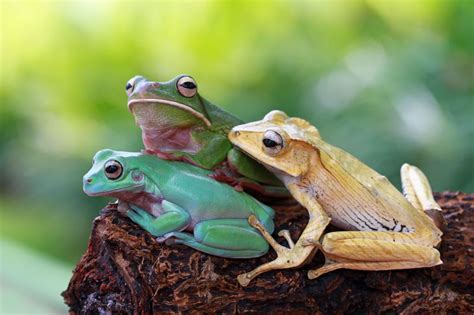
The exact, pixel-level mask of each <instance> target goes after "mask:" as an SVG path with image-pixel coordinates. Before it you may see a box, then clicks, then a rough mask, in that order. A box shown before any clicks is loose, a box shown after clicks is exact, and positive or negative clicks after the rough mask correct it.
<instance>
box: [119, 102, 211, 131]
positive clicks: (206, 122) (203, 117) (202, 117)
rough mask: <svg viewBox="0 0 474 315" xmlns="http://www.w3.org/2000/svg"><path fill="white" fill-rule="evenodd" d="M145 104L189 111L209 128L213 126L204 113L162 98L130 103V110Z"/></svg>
mask: <svg viewBox="0 0 474 315" xmlns="http://www.w3.org/2000/svg"><path fill="white" fill-rule="evenodd" d="M143 103H155V104H162V105H168V106H173V107H176V108H179V109H182V110H184V111H187V112H189V113H191V114H192V115H194V116H195V117H197V118H199V119H201V120H202V121H203V122H204V123H205V124H206V125H207V126H208V127H210V126H211V122H210V121H209V119H207V118H206V117H205V116H204V115H203V114H202V113H200V112H198V111H196V110H194V109H192V108H191V107H189V106H187V105H184V104H181V103H178V102H174V101H170V100H165V99H160V98H142V99H134V100H131V101H129V102H128V110H129V111H132V106H133V105H134V104H143Z"/></svg>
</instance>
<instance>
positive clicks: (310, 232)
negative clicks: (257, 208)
mask: <svg viewBox="0 0 474 315" xmlns="http://www.w3.org/2000/svg"><path fill="white" fill-rule="evenodd" d="M287 187H288V189H289V191H290V193H291V194H292V195H293V196H294V197H295V199H296V200H297V201H298V202H299V203H301V205H302V206H304V207H305V208H306V209H307V210H308V212H309V221H308V224H307V225H306V227H305V229H304V230H303V233H302V234H301V236H300V238H299V239H298V241H297V242H296V243H295V244H294V243H293V241H292V240H291V238H290V237H289V234H288V233H287V231H286V230H283V231H280V233H279V235H280V236H283V237H285V239H286V240H287V241H288V244H289V246H290V248H287V247H284V246H282V245H280V244H278V242H277V241H276V240H275V239H274V238H273V237H272V236H271V235H270V233H268V231H267V230H266V229H265V227H264V226H263V225H262V224H261V223H260V222H258V220H257V218H256V217H255V216H250V217H249V223H250V225H252V226H253V227H255V228H256V229H257V230H259V231H260V233H262V235H263V237H264V238H265V239H266V240H267V242H268V243H269V244H270V246H271V247H273V249H274V250H275V252H276V253H277V258H276V259H275V260H273V261H270V262H268V263H266V264H263V265H261V266H259V267H257V268H255V269H254V270H252V271H250V272H247V273H244V274H241V275H239V276H238V277H237V280H238V281H239V283H240V284H241V285H242V286H244V287H245V286H247V285H248V284H249V282H250V281H251V280H252V279H253V278H255V277H256V276H258V275H260V274H262V273H264V272H267V271H270V270H275V269H288V268H294V267H299V266H301V265H302V264H304V263H305V262H306V261H307V260H308V259H309V258H311V256H312V254H313V252H314V250H315V249H316V248H317V247H319V243H318V242H317V240H319V239H320V238H321V235H322V234H323V232H324V229H325V228H326V226H327V225H328V224H329V222H330V218H329V217H328V215H327V214H326V212H325V211H324V209H323V208H322V207H321V205H320V204H319V203H318V202H317V201H315V200H314V199H312V197H311V196H310V195H308V194H307V193H305V192H304V191H302V189H301V187H299V186H298V185H297V184H289V185H288V186H287ZM315 240H316V241H315Z"/></svg>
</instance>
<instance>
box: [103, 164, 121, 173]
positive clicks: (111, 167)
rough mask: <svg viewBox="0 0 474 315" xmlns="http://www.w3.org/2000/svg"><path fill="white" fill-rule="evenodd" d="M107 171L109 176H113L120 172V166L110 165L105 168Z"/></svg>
mask: <svg viewBox="0 0 474 315" xmlns="http://www.w3.org/2000/svg"><path fill="white" fill-rule="evenodd" d="M105 171H106V172H107V173H109V174H113V173H115V172H117V171H118V166H117V165H109V166H107V167H106V168H105Z"/></svg>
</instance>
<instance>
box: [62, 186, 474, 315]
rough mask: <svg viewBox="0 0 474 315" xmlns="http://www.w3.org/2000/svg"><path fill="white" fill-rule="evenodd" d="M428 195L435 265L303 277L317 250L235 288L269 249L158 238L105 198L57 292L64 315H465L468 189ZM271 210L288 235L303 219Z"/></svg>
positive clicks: (470, 221)
mask: <svg viewBox="0 0 474 315" xmlns="http://www.w3.org/2000/svg"><path fill="white" fill-rule="evenodd" d="M435 197H436V199H437V201H438V202H439V204H440V205H441V206H442V208H443V215H444V218H445V219H446V221H447V223H448V225H447V227H446V230H445V234H444V235H443V241H442V243H441V246H440V252H441V258H442V260H443V261H444V264H442V265H440V266H437V267H434V268H425V269H411V270H397V271H377V272H366V271H353V270H338V271H334V272H331V273H329V274H326V275H323V276H321V277H320V278H318V279H315V280H309V279H307V277H306V273H307V271H308V270H309V269H312V268H316V267H318V266H321V265H322V263H323V261H324V260H323V256H322V255H321V254H320V253H318V254H316V256H315V257H314V259H313V260H312V262H311V263H310V264H308V265H305V266H303V267H301V268H299V269H289V270H281V271H274V272H269V273H266V274H263V275H261V276H259V277H258V278H257V279H255V280H254V281H253V282H251V283H250V285H249V286H248V287H247V288H243V287H241V286H239V284H238V283H237V280H236V277H237V275H238V274H240V273H242V272H244V271H249V270H251V269H253V268H254V267H256V266H257V265H260V264H262V263H264V262H267V261H269V260H272V259H274V258H275V256H276V255H275V253H274V252H273V251H272V250H270V252H269V253H268V254H267V255H265V256H263V257H261V258H258V259H247V260H235V259H224V258H219V257H214V256H210V255H206V254H203V253H200V252H198V251H195V250H193V249H191V248H188V247H185V246H182V245H174V246H166V245H164V244H158V243H157V242H156V241H155V240H154V238H153V237H152V236H151V235H150V234H148V233H147V232H145V231H143V230H142V229H140V228H139V227H138V226H137V225H136V224H134V223H132V222H131V221H130V220H129V219H128V218H126V217H124V216H123V215H121V214H120V213H119V212H118V211H116V206H115V205H108V206H107V207H106V208H104V209H103V210H102V211H101V214H100V216H99V217H97V218H96V219H95V220H94V222H93V228H92V232H91V236H90V240H89V246H88V249H87V251H86V252H85V253H84V255H83V256H82V258H81V260H80V261H79V263H78V265H77V267H76V268H75V270H74V272H73V276H72V278H71V281H70V283H69V286H68V288H67V289H66V291H64V292H63V297H64V300H65V302H66V304H67V305H69V307H70V312H71V313H72V314H152V313H160V314H162V313H176V312H183V313H237V312H239V313H240V312H258V313H268V312H277V313H279V314H280V313H291V314H313V313H322V314H335V313H336V314H342V313H358V314H362V313H363V314H365V313H370V314H375V313H381V312H384V313H400V314H446V313H449V314H473V313H474V306H473V304H474V299H473V295H472V292H474V290H473V288H474V286H473V282H474V275H473V256H474V247H473V243H474V194H464V193H457V192H444V193H436V194H435ZM275 207H276V208H277V209H276V210H277V216H276V218H277V219H276V226H277V229H276V231H279V230H280V229H283V228H287V229H289V230H290V232H291V234H292V237H293V239H296V238H297V236H298V233H299V232H301V231H302V228H303V227H304V225H305V223H306V221H307V216H306V212H305V210H304V209H301V208H300V209H294V207H293V208H291V207H287V206H281V205H280V206H275ZM275 235H276V233H275ZM278 240H279V241H280V242H281V243H283V244H286V243H284V241H283V239H282V238H278Z"/></svg>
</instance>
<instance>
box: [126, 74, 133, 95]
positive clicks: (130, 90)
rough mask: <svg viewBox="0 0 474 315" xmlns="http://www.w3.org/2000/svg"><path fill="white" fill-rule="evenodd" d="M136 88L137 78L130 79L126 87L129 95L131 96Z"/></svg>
mask: <svg viewBox="0 0 474 315" xmlns="http://www.w3.org/2000/svg"><path fill="white" fill-rule="evenodd" d="M134 87H135V78H133V79H130V80H129V81H128V82H127V84H126V85H125V92H127V95H128V96H130V94H132V92H133V88H134Z"/></svg>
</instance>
